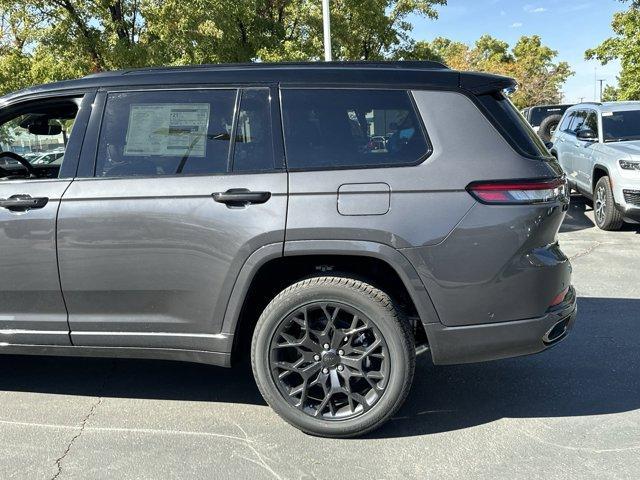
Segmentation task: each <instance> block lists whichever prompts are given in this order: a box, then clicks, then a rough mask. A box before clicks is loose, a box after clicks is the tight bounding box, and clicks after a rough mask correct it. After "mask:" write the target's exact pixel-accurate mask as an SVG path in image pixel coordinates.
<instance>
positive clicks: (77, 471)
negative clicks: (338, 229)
mask: <svg viewBox="0 0 640 480" xmlns="http://www.w3.org/2000/svg"><path fill="white" fill-rule="evenodd" d="M560 242H561V245H562V248H563V250H564V251H565V253H566V254H567V255H568V256H570V257H571V258H572V263H573V265H574V283H575V285H576V288H577V291H578V294H579V296H580V299H579V310H580V312H579V317H578V322H577V324H576V327H575V330H574V331H573V332H572V334H571V336H570V337H569V338H567V340H566V341H564V342H563V343H562V344H561V345H559V346H558V347H557V348H554V349H551V350H549V351H547V352H545V353H542V354H540V355H536V356H532V357H525V358H516V359H509V360H503V361H497V362H490V363H485V364H477V365H463V366H448V367H434V366H433V365H431V363H430V361H429V360H428V358H425V357H423V358H421V359H420V361H419V362H418V367H417V370H416V381H415V383H414V387H413V390H412V393H411V395H410V397H409V399H408V401H407V403H406V404H405V406H404V407H403V408H402V409H401V411H400V412H398V414H397V415H396V416H395V417H394V419H393V420H392V421H391V422H389V423H388V424H387V425H385V426H384V427H383V428H382V429H380V430H379V431H377V432H374V433H373V434H371V435H370V436H368V437H365V438H362V439H357V440H326V439H319V438H313V437H309V436H306V435H304V434H303V433H301V432H299V431H298V430H296V429H294V428H293V427H290V426H288V425H287V424H285V423H284V422H283V421H282V420H281V419H280V418H278V417H277V416H276V414H275V413H273V411H271V409H269V408H268V407H267V406H266V405H265V403H264V402H263V400H262V399H261V397H260V395H259V393H258V391H257V388H256V387H255V385H254V384H253V380H252V378H251V374H250V371H249V369H248V368H246V367H241V368H237V369H234V370H225V369H221V368H215V367H208V366H204V365H193V364H180V363H169V362H152V361H130V360H107V359H69V358H48V357H32V358H30V357H13V356H12V357H0V362H1V363H0V364H1V365H2V368H1V369H0V432H1V434H0V455H1V461H0V478H4V479H8V478H29V479H32V478H36V479H39V478H43V479H48V478H60V479H64V478H78V479H80V478H83V479H85V478H131V479H134V478H136V479H138V478H150V479H156V478H245V477H246V478H252V479H254V478H255V479H257V478H335V477H338V476H343V475H348V476H349V477H351V478H392V477H400V476H402V477H411V478H437V479H443V478H487V479H489V478H522V479H524V478H563V479H564V478H620V479H622V478H625V479H626V478H637V477H639V476H640V381H639V380H640V228H638V226H636V227H632V226H629V227H627V228H625V230H624V231H621V232H603V231H600V230H597V229H596V228H595V227H594V226H593V213H592V211H591V209H590V207H589V206H588V205H587V204H585V202H584V201H582V200H581V199H579V198H574V199H573V201H572V205H571V209H570V212H569V217H568V218H567V221H566V223H565V225H564V226H563V229H562V232H561V234H560Z"/></svg>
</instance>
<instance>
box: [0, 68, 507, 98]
mask: <svg viewBox="0 0 640 480" xmlns="http://www.w3.org/2000/svg"><path fill="white" fill-rule="evenodd" d="M265 83H279V84H281V85H288V86H314V85H316V86H317V85H323V86H341V85H344V86H346V85H349V86H354V85H358V86H359V85H367V86H390V85H394V86H395V85H397V86H402V87H436V88H438V87H439V88H462V89H465V90H469V91H471V92H473V93H477V94H479V93H486V92H491V91H497V90H501V89H503V88H508V87H512V86H514V85H515V81H514V80H512V79H510V78H507V77H501V76H498V75H491V74H486V73H471V72H458V71H455V70H450V69H449V68H447V67H446V66H445V65H443V64H441V63H438V62H429V61H399V62H296V63H258V62H256V63H235V64H213V65H195V66H184V67H182V66H181V67H150V68H141V69H130V70H118V71H111V72H101V73H97V74H92V75H88V76H86V77H84V78H80V79H76V80H64V81H61V82H54V83H48V84H45V85H39V86H36V87H32V88H29V89H26V90H22V91H20V92H15V93H12V94H9V95H7V96H5V97H2V100H10V99H11V98H14V97H16V96H22V95H27V94H37V93H46V92H53V91H61V90H65V91H67V90H68V91H73V90H81V89H86V88H103V87H132V86H153V85H157V86H163V85H173V84H180V85H188V84H193V85H211V84H213V85H215V84H226V85H229V84H233V85H251V84H265Z"/></svg>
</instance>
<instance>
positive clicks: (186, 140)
mask: <svg viewBox="0 0 640 480" xmlns="http://www.w3.org/2000/svg"><path fill="white" fill-rule="evenodd" d="M208 129H209V104H208V103H158V104H153V103H144V104H132V105H131V109H130V111H129V125H128V126H127V137H126V145H125V147H124V154H125V155H128V156H151V155H156V156H165V157H176V156H178V157H183V156H185V155H186V156H190V157H204V156H205V148H206V136H207V131H208Z"/></svg>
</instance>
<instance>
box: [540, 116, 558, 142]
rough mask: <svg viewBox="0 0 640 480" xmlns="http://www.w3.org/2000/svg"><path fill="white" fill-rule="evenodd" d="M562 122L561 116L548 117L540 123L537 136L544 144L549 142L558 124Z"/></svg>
mask: <svg viewBox="0 0 640 480" xmlns="http://www.w3.org/2000/svg"><path fill="white" fill-rule="evenodd" d="M560 120H562V115H550V116H548V117H547V118H545V119H544V120H542V122H541V123H540V128H539V129H538V136H539V137H540V138H541V139H542V140H543V141H545V142H550V141H551V136H552V135H553V132H554V131H555V130H556V128H558V124H559V123H560Z"/></svg>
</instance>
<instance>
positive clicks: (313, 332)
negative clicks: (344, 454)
mask: <svg viewBox="0 0 640 480" xmlns="http://www.w3.org/2000/svg"><path fill="white" fill-rule="evenodd" d="M251 360H252V366H253V372H254V376H255V379H256V382H257V384H258V388H259V389H260V392H261V393H262V395H263V397H264V399H265V400H266V401H267V403H268V404H269V405H270V406H271V407H272V408H273V409H274V410H275V411H276V413H278V414H279V415H280V416H281V417H282V418H284V419H285V420H286V421H287V422H289V423H290V424H292V425H293V426H295V427H297V428H299V429H300V430H302V431H304V432H306V433H309V434H313V435H318V436H323V437H335V438H345V437H353V436H356V435H362V434H364V433H366V432H369V431H371V430H373V429H375V428H377V427H379V426H380V425H381V424H382V423H384V422H385V421H386V420H388V419H389V418H390V417H391V415H393V413H394V412H395V411H396V410H397V409H398V408H400V406H401V405H402V403H403V402H404V400H405V398H406V396H407V394H408V392H409V389H410V388H411V382H412V379H413V372H414V368H415V346H414V342H413V335H412V332H411V328H410V326H409V324H408V322H407V321H406V319H405V318H404V317H403V316H402V315H401V313H400V312H399V311H398V310H397V309H396V308H395V306H394V305H393V302H392V301H391V299H390V297H389V296H388V295H387V294H385V293H384V292H382V291H381V290H378V289H377V288H375V287H373V286H371V285H369V284H367V283H364V282H361V281H359V280H355V279H350V278H344V277H314V278H310V279H307V280H303V281H301V282H298V283H295V284H293V285H291V286H290V287H288V288H286V289H285V290H283V291H282V292H281V293H280V294H279V295H278V296H276V297H275V298H274V299H273V300H272V301H271V303H270V304H269V305H268V306H267V308H266V309H265V310H264V312H263V313H262V315H261V316H260V319H259V320H258V323H257V325H256V329H255V332H254V336H253V343H252V348H251Z"/></svg>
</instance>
